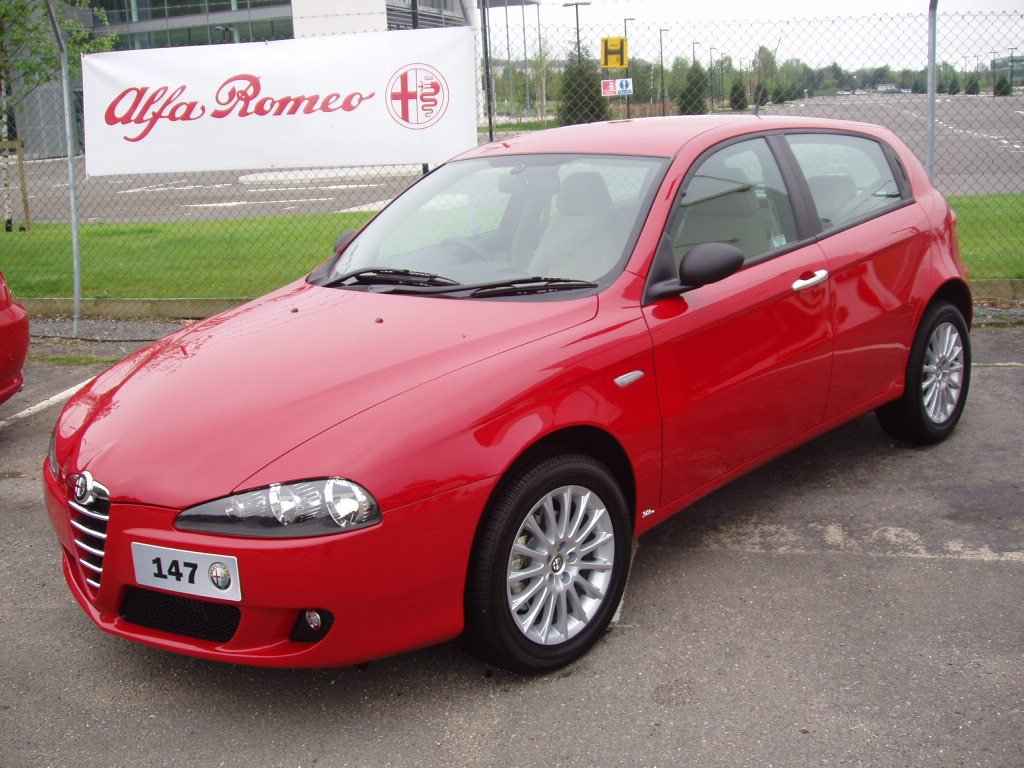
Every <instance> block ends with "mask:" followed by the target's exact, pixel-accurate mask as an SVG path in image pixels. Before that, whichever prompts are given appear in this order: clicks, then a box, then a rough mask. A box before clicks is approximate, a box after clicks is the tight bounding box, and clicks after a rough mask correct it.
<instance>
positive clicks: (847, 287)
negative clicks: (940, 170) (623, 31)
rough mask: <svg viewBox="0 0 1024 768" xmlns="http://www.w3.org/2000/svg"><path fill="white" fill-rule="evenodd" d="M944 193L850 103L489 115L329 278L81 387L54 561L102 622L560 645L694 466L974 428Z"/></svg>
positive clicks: (54, 505) (373, 644) (368, 654)
mask: <svg viewBox="0 0 1024 768" xmlns="http://www.w3.org/2000/svg"><path fill="white" fill-rule="evenodd" d="M955 223H956V219H955V216H954V214H953V212H952V211H951V210H950V208H949V206H948V205H947V204H946V201H945V200H944V199H943V198H942V196H941V195H940V194H939V192H937V191H936V190H935V188H934V187H933V186H932V185H931V183H930V182H929V180H928V176H927V175H926V174H925V171H924V169H923V168H922V167H921V164H920V163H919V162H918V161H917V160H916V159H915V158H914V155H913V154H912V153H911V152H910V151H909V150H908V149H907V147H906V146H905V145H904V144H903V143H902V142H901V141H900V140H899V139H898V138H897V137H896V136H895V135H894V134H893V133H892V132H891V131H888V130H886V129H884V128H880V127H878V126H873V125H866V124H862V123H851V122H840V121H827V120H813V119H800V118H787V117H761V118H757V117H754V116H746V115H739V116H702V117H677V118H654V119H647V120H634V121H617V122H611V123H600V124H593V125H581V126H573V127H566V128H559V129H555V130H551V131H544V132H538V133H532V134H526V135H524V136H520V137H518V138H509V139H504V140H502V141H499V142H495V143H491V144H487V145H485V146H482V147H479V148H476V149H473V150H471V151H469V152H467V153H466V154H464V155H462V156H460V157H458V158H456V159H455V160H453V161H451V162H449V163H447V164H445V165H443V166H441V167H439V168H437V169H436V170H435V171H433V172H432V173H430V174H429V175H427V176H425V177H424V178H423V179H422V180H420V181H419V182H418V183H416V184H415V185H413V186H412V187H411V188H410V189H408V190H407V191H406V192H405V193H403V194H402V195H400V196H399V197H398V198H397V199H396V200H395V201H394V202H393V203H392V204H391V205H390V206H389V207H387V208H386V209H385V210H384V211H382V212H381V213H380V214H378V215H377V217H376V218H374V219H373V220H372V221H371V222H370V223H368V224H367V225H366V226H365V227H364V228H363V229H362V231H360V232H358V233H355V234H354V235H351V234H350V235H348V236H343V237H342V238H341V239H340V241H339V243H338V249H337V253H336V255H335V256H334V257H333V258H331V259H330V260H329V261H327V262H326V263H324V264H323V265H322V266H321V267H319V268H318V269H316V270H315V271H314V272H312V273H311V274H310V275H309V276H308V277H307V278H306V279H304V280H299V281H296V282H294V283H292V284H290V285H287V286H285V287H284V288H281V289H280V290H278V291H276V292H274V293H271V294H270V295H268V296H265V297H263V298H261V299H258V300H256V301H253V302H251V303H249V304H247V305H245V306H242V307H239V308H237V309H234V310H232V311H229V312H226V313H224V314H221V315H219V316H217V317H213V318H211V319H209V320H206V321H204V322H200V323H196V324H195V325H192V326H190V327H188V328H187V329H184V330H182V331H180V332H178V333H176V334H174V335H172V336H170V337H168V338H167V339H165V340H163V341H160V342H157V343H156V344H154V345H152V346H150V347H148V348H147V349H144V350H142V351H141V352H139V353H137V354H136V355H134V356H133V357H129V358H128V359H126V360H124V361H122V362H121V363H118V364H117V365H115V366H114V367H113V368H112V369H111V370H109V371H108V372H107V373H105V374H103V375H102V376H100V377H99V378H98V379H96V380H95V381H94V382H93V383H92V384H90V385H89V386H87V387H85V388H84V389H83V390H82V391H81V392H80V393H79V394H78V395H76V396H75V397H74V398H73V399H72V400H71V401H70V402H69V403H68V405H67V407H66V408H65V409H64V412H63V414H62V415H61V417H60V420H59V421H58V423H57V427H56V430H55V433H54V438H53V443H52V446H51V448H50V452H49V458H48V459H47V461H46V463H45V466H44V468H43V474H44V480H45V483H44V484H45V498H46V506H47V508H48V510H49V514H50V518H51V522H52V524H53V527H54V530H55V531H56V533H57V537H58V539H59V540H60V545H61V551H62V552H63V567H64V575H65V578H66V579H67V582H68V584H69V585H70V587H71V591H72V593H73V594H74V596H75V598H76V599H77V600H78V602H79V603H80V604H81V606H82V608H83V609H84V610H85V611H86V613H87V614H88V615H89V616H90V617H91V618H92V620H93V621H94V622H96V623H97V624H98V625H99V626H100V627H102V628H103V629H105V630H107V631H108V632H111V633H113V634H115V635H120V636H122V637H126V638H130V639H132V640H136V641H139V642H143V643H147V644H149V645H153V646H157V647H160V648H165V649H167V650H172V651H177V652H180V653H187V654H191V655H194V656H199V657H203V658H207V659H216V660H220V661H231V662H238V663H246V664H259V665H267V666H281V667H299V666H329V665H341V664H353V663H356V662H361V661H364V660H367V659H372V658H375V657H379V656H384V655H387V654H393V653H398V652H401V651H406V650H409V649H412V648H417V647H421V646H424V645H429V644H431V643H437V642H441V641H444V640H447V639H450V638H454V637H456V636H457V635H460V634H462V633H463V632H465V633H467V635H468V639H469V640H470V642H471V644H472V645H473V647H475V648H476V649H477V651H478V652H479V653H480V654H481V655H483V656H484V657H485V658H487V659H490V660H491V661H493V662H494V663H496V664H500V665H503V666H506V667H509V668H512V669H517V670H547V669H553V668H556V667H558V666H561V665H564V664H567V663H569V662H571V661H572V660H574V659H576V658H578V657H579V656H580V655H582V654H583V653H584V652H585V651H586V650H587V649H588V648H590V647H591V646H592V645H593V644H594V643H595V642H596V641H597V640H598V638H599V637H600V636H601V635H602V633H603V632H604V630H605V628H606V627H607V626H608V623H609V622H610V621H611V618H612V615H613V614H614V612H615V609H616V607H617V606H618V604H619V600H620V598H621V596H622V592H623V588H624V586H625V583H626V576H627V573H628V570H629V559H630V552H631V547H630V545H631V539H633V538H634V537H637V536H639V535H640V534H642V533H644V532H645V531H647V530H649V529H651V528H652V527H654V526H655V525H657V524H658V523H661V522H662V521H664V520H666V519H668V518H669V517H671V516H672V515H673V514H675V513H676V512H678V511H679V510H680V509H682V508H684V507H686V506H687V505H688V504H691V503H692V502H694V501H695V500H696V499H698V498H700V497H702V496H705V495H706V494H708V493H710V492H711V491H713V490H715V489H716V488H718V487H720V486H722V485H724V484H725V483H727V482H729V481H730V480H732V479H734V478H736V477H739V476H740V475H742V474H744V473H745V472H749V471H750V470H751V469H753V468H754V467H757V466H759V465H761V464H764V463H765V462H767V461H769V460H771V459H773V458H774V457H776V456H779V455H780V454H782V453H783V452H785V451H787V450H789V449H791V448H793V447H794V446H797V445H800V444H801V443H805V442H807V441H808V440H810V439H811V438H813V437H815V436H816V435H820V434H822V433H823V432H825V431H826V430H829V429H831V428H833V427H835V426H837V425H839V424H842V423H844V422H847V421H849V420H850V419H853V418H856V417H858V416H860V415H862V414H864V413H869V412H871V411H873V410H874V411H877V413H878V418H879V420H880V421H881V424H882V426H883V427H885V429H887V430H888V431H889V432H891V433H892V434H893V435H896V436H897V437H898V438H900V439H903V440H906V441H910V442H924V443H928V442H936V441H938V440H941V439H943V438H945V437H946V436H947V435H949V434H950V433H951V432H952V431H953V428H954V427H955V425H956V424H957V421H958V420H959V418H960V414H961V411H962V409H963V407H964V402H965V400H966V397H967V389H968V383H969V378H970V340H969V336H968V327H969V323H970V320H971V296H970V291H969V289H968V285H967V281H966V270H965V268H964V266H963V264H962V263H961V262H960V259H959V255H958V250H957V239H956V228H955ZM693 620H694V621H698V622H699V621H700V617H699V616H695V617H693Z"/></svg>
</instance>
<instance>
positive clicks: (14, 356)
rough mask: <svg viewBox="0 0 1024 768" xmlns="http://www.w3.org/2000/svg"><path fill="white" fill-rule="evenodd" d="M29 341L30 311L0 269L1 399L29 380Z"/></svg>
mask: <svg viewBox="0 0 1024 768" xmlns="http://www.w3.org/2000/svg"><path fill="white" fill-rule="evenodd" d="M28 344H29V336H28V315H27V314H26V313H25V308H24V307H23V306H21V304H19V303H18V302H16V301H15V300H14V296H12V295H11V289H10V288H9V287H8V286H7V280H5V279H4V273H3V272H0V403H2V402H4V401H5V400H9V399H10V398H11V397H13V396H14V394H15V393H16V392H18V391H20V390H21V388H22V386H23V385H24V384H25V371H24V369H25V359H26V358H27V357H28Z"/></svg>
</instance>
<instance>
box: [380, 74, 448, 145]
mask: <svg viewBox="0 0 1024 768" xmlns="http://www.w3.org/2000/svg"><path fill="white" fill-rule="evenodd" d="M448 93H449V91H448V84H447V83H446V82H445V80H444V77H443V76H442V75H441V73H440V72H438V71H437V70H436V69H434V68H433V67H428V66H427V65H426V64H411V65H410V66H408V67H404V68H402V69H400V70H398V72H396V73H395V75H394V77H392V78H391V82H390V83H388V110H390V112H391V116H392V117H393V118H395V120H397V121H398V124H399V125H404V126H406V127H407V128H413V129H416V130H419V129H422V128H429V127H430V126H431V125H433V124H434V123H436V122H437V121H438V120H440V119H441V117H442V116H443V115H444V113H445V110H446V109H447V108H448Z"/></svg>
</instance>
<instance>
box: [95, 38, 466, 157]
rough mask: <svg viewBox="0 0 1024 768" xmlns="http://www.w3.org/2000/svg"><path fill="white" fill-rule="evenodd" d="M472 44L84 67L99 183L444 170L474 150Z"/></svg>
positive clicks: (113, 57)
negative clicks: (405, 166) (267, 171)
mask: <svg viewBox="0 0 1024 768" xmlns="http://www.w3.org/2000/svg"><path fill="white" fill-rule="evenodd" d="M474 56H475V54H474V46H473V31H472V29H470V28H469V27H453V28H449V29H436V30H409V31H395V32H373V33H368V34H358V35H342V36H334V37H320V38H302V39H300V40H282V41H276V42H270V43H246V44H241V45H207V46H197V47H191V48H162V49H153V50H139V51H118V52H114V53H98V54H93V55H90V56H85V57H84V62H83V91H84V99H85V143H86V149H87V153H86V158H87V161H86V162H87V166H86V170H87V171H88V173H89V174H90V175H94V176H101V175H109V174H118V173H156V172H169V171H211V170H235V169H247V168H303V167H323V166H344V165H388V164H399V163H436V162H440V161H442V160H446V159H447V158H449V157H451V156H452V155H455V154H457V153H459V152H462V151H464V150H466V149H469V148H470V147H473V146H475V145H476V88H475V75H474V71H475V70H474V66H475V63H474Z"/></svg>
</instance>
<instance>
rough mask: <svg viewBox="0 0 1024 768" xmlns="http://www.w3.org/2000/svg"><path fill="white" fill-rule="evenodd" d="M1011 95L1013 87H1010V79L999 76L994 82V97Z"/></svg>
mask: <svg viewBox="0 0 1024 768" xmlns="http://www.w3.org/2000/svg"><path fill="white" fill-rule="evenodd" d="M1012 93H1013V87H1012V86H1011V85H1010V79H1009V78H1008V77H1007V76H1006V75H1000V76H999V79H998V80H996V88H995V95H996V96H1009V95H1010V94H1012Z"/></svg>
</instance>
